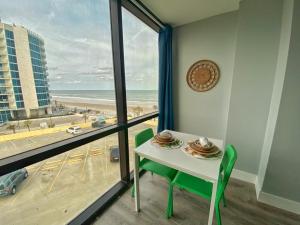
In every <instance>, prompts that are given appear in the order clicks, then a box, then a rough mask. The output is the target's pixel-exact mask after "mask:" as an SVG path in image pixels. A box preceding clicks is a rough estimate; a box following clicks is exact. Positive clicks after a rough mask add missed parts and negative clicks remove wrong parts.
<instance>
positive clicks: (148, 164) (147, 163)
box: [131, 128, 177, 197]
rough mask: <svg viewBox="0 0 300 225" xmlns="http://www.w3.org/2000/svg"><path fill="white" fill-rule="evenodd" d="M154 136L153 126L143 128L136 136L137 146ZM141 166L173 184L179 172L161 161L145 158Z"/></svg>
mask: <svg viewBox="0 0 300 225" xmlns="http://www.w3.org/2000/svg"><path fill="white" fill-rule="evenodd" d="M153 137H154V134H153V130H152V129H151V128H148V129H146V130H143V131H142V132H140V133H138V134H137V135H136V136H135V147H139V146H140V145H142V144H144V143H145V142H146V141H148V140H150V139H151V138H153ZM139 167H140V168H141V169H143V170H146V171H149V172H151V173H152V174H153V173H154V174H157V175H160V176H162V177H165V178H166V179H167V180H168V182H169V184H171V182H172V180H173V179H174V177H175V176H176V173H177V170H175V169H172V168H170V167H167V166H164V165H162V164H160V163H157V162H154V161H152V160H150V159H145V158H144V159H142V160H141V161H140V162H139ZM131 196H132V197H134V186H132V189H131Z"/></svg>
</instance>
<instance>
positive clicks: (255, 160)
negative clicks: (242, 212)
mask: <svg viewBox="0 0 300 225" xmlns="http://www.w3.org/2000/svg"><path fill="white" fill-rule="evenodd" d="M299 12H300V2H298V1H293V0H264V1H261V0H243V1H241V2H240V8H239V10H238V11H236V12H231V13H226V14H223V15H219V16H215V17H212V18H208V19H205V20H201V21H198V22H194V23H191V24H187V25H184V26H180V27H178V28H175V30H174V105H175V108H174V110H175V128H176V130H179V131H183V132H189V133H194V134H199V135H205V136H208V137H215V138H222V139H224V140H225V142H226V143H232V144H233V145H234V146H235V147H236V148H237V151H238V160H237V164H236V168H237V169H239V170H240V171H239V174H240V175H242V176H245V175H247V176H248V177H255V176H257V175H258V185H257V191H258V192H260V191H261V188H262V192H261V193H262V194H263V195H262V198H261V200H262V201H265V202H269V203H272V204H275V203H276V204H275V205H276V206H277V207H282V208H285V209H287V210H290V211H293V212H298V211H299V210H300V194H299V193H300V192H299V189H300V179H299V171H300V167H299V165H300V164H299V162H300V161H299V158H300V154H299V153H300V151H299V146H298V145H299V144H298V143H299V141H298V139H299V137H300V122H299V121H300V120H299V115H300V101H299V97H300V89H299V84H300V80H299V78H300V76H299V74H298V73H299V71H300V70H299V58H300V55H299V53H300V45H299V43H300V41H299V40H300V29H299V28H300V26H299V24H298V23H299V21H300V13H299ZM292 18H293V19H292ZM200 59H211V60H213V61H215V62H216V63H217V64H218V65H219V66H220V69H221V79H220V82H219V83H218V84H217V85H216V87H215V88H213V89H212V90H210V91H208V92H204V93H197V92H194V91H192V90H191V89H190V88H189V87H188V85H187V83H186V73H187V70H188V68H189V67H190V65H192V64H193V63H194V62H195V61H197V60H200ZM268 162H269V163H268ZM244 172H246V173H244ZM265 174H266V175H265ZM263 198H264V199H263ZM274 202H275V203H274Z"/></svg>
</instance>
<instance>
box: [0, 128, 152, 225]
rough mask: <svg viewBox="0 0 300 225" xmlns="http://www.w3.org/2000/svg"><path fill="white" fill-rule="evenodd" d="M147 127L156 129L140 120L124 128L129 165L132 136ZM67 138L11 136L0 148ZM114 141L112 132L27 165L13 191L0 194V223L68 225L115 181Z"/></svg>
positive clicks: (63, 135) (62, 134) (55, 135)
mask: <svg viewBox="0 0 300 225" xmlns="http://www.w3.org/2000/svg"><path fill="white" fill-rule="evenodd" d="M146 127H153V128H155V126H150V125H149V124H140V125H138V126H135V127H133V128H130V130H129V144H130V147H131V154H130V155H131V156H130V164H131V165H132V160H133V157H132V148H133V144H134V142H133V140H134V135H135V134H136V133H137V132H139V131H140V130H142V129H145V128H146ZM155 129H156V128H155ZM71 136H72V135H71V134H68V133H66V132H58V133H53V134H51V135H47V136H38V137H33V138H30V139H22V140H14V141H10V142H9V143H5V145H3V143H1V152H2V146H4V147H5V149H6V150H5V151H3V152H5V153H6V154H7V153H9V155H12V154H15V153H18V152H20V151H24V150H29V149H32V148H35V147H39V146H41V145H43V144H45V143H49V142H51V141H52V142H55V141H58V140H62V139H65V138H68V137H71ZM117 144H118V139H117V134H113V135H110V136H108V137H106V138H102V139H100V140H97V141H94V142H91V143H89V144H86V145H83V146H81V147H78V148H76V149H74V150H72V151H69V152H66V153H64V154H61V155H58V156H55V157H52V158H50V159H47V160H45V161H42V162H39V163H37V164H34V165H31V166H29V167H27V170H28V173H29V176H28V178H27V179H26V180H25V181H24V182H22V183H21V185H20V186H18V188H17V193H16V194H15V195H9V196H4V197H0V211H1V214H0V221H1V224H5V225H19V224H20V225H27V224H28V225H40V224H51V225H52V224H59V225H61V224H65V223H67V222H68V221H69V220H71V219H72V218H74V217H75V216H76V215H77V214H78V213H79V212H80V211H81V210H83V209H84V208H86V207H87V206H88V205H90V204H91V203H92V202H93V201H95V200H96V199H97V198H98V197H99V196H101V195H102V194H103V193H104V192H105V191H107V190H108V189H109V188H110V187H111V186H112V185H114V184H115V183H116V182H117V181H119V180H120V168H119V163H118V162H111V161H110V151H109V148H110V147H111V146H115V145H117ZM20 147H21V150H20ZM12 152H13V153H12ZM1 154H2V153H1ZM28 215H30V217H28ZM54 215H55V217H54V219H53V216H54Z"/></svg>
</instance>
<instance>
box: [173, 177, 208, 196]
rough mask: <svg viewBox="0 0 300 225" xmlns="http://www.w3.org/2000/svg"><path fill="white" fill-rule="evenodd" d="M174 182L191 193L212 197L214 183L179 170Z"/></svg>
mask: <svg viewBox="0 0 300 225" xmlns="http://www.w3.org/2000/svg"><path fill="white" fill-rule="evenodd" d="M172 184H173V185H176V186H178V187H179V188H182V189H185V190H187V191H189V192H191V193H194V194H197V195H200V196H202V197H203V198H206V199H210V198H211V194H212V183H211V182H207V181H205V180H202V179H200V178H197V177H194V176H191V175H189V174H186V173H183V172H178V173H177V175H176V177H175V179H174V180H173V182H172Z"/></svg>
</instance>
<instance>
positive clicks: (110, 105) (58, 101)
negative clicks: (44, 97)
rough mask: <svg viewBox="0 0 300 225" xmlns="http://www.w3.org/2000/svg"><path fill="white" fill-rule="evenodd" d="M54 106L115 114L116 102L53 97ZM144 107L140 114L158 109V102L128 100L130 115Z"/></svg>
mask: <svg viewBox="0 0 300 225" xmlns="http://www.w3.org/2000/svg"><path fill="white" fill-rule="evenodd" d="M52 105H53V106H61V105H62V106H63V107H66V108H68V109H77V110H92V111H95V112H97V113H100V114H104V115H110V116H115V115H116V102H115V100H107V99H91V98H81V97H60V96H53V97H52ZM137 107H140V108H142V111H141V112H140V114H147V113H150V112H153V111H156V110H157V102H154V101H145V102H144V101H127V111H128V115H132V116H133V115H134V114H135V113H136V108H137Z"/></svg>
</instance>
